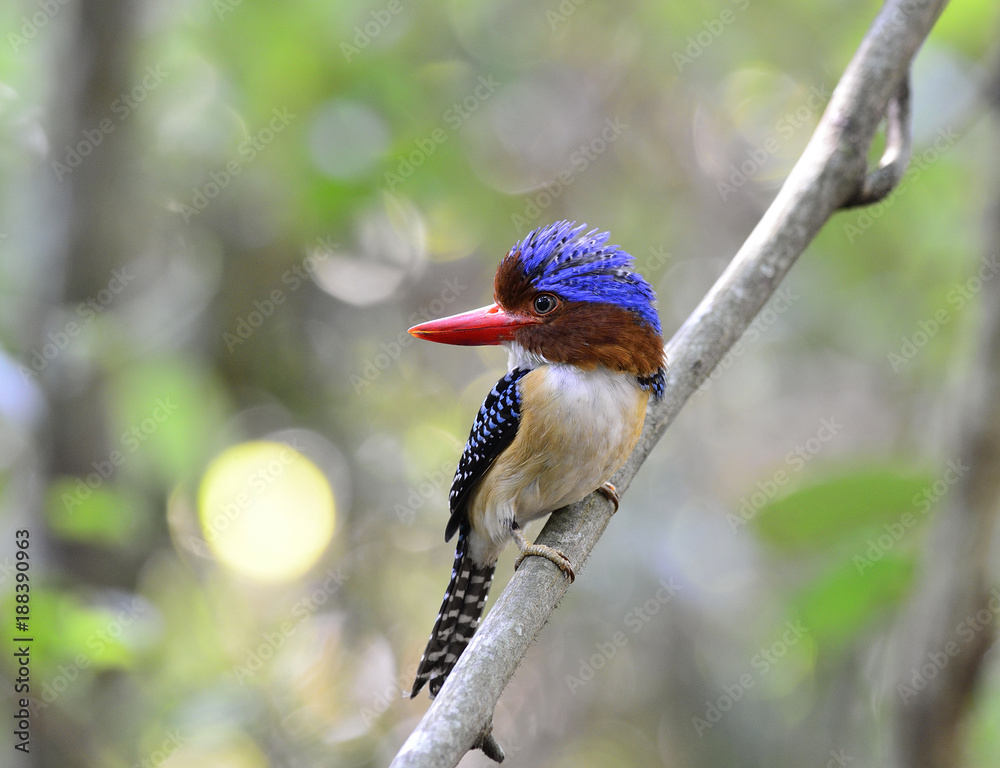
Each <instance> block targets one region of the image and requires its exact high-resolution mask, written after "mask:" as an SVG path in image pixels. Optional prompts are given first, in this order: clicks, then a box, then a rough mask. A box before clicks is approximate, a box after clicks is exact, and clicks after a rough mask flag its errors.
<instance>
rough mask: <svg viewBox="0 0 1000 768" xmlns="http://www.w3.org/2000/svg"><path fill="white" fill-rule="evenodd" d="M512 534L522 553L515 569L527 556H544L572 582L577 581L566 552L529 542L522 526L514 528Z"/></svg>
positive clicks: (515, 563) (516, 561) (515, 562)
mask: <svg viewBox="0 0 1000 768" xmlns="http://www.w3.org/2000/svg"><path fill="white" fill-rule="evenodd" d="M511 534H512V535H513V537H514V541H515V542H516V543H517V548H518V549H519V550H521V554H519V555H518V556H517V560H515V561H514V570H515V571H516V570H517V569H518V568H520V567H521V562H522V561H523V560H524V558H526V557H544V558H545V559H546V560H548V561H549V562H550V563H552V564H553V565H555V566H556V568H558V569H559V570H560V571H562V572H563V575H564V576H565V577H566V578H567V579H569V583H570V584H572V583H573V582H574V581H576V572H575V571H574V570H573V564H572V563H571V562H570V559H569V558H568V557H566V555H565V554H564V553H562V552H560V551H559V550H558V549H554V548H552V547H548V546H546V545H545V544H530V543H528V540H527V539H526V538H525V537H524V534H523V533H522V532H521V529H520V528H512V529H511Z"/></svg>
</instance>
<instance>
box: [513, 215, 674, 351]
mask: <svg viewBox="0 0 1000 768" xmlns="http://www.w3.org/2000/svg"><path fill="white" fill-rule="evenodd" d="M586 228H587V227H586V224H577V223H576V222H570V221H557V222H556V223H554V224H549V225H548V226H544V227H539V228H537V229H535V230H532V231H531V232H529V233H528V235H527V236H526V237H525V238H524V239H523V240H522V241H521V242H520V243H518V244H516V245H515V246H514V247H513V248H511V250H510V252H509V253H508V254H507V256H505V257H504V261H505V262H506V261H508V260H510V259H514V260H517V261H518V262H519V263H520V266H521V269H522V270H523V271H524V275H525V277H526V278H527V280H528V281H529V282H530V284H531V286H532V287H533V288H534V289H535V290H537V291H551V292H552V293H554V294H556V295H558V296H560V297H562V298H563V299H565V300H566V301H586V302H601V303H606V304H614V305H617V306H619V307H621V308H622V309H625V310H628V311H629V312H631V313H633V314H635V315H636V316H638V318H639V319H640V320H641V321H642V322H643V323H644V324H646V325H647V326H648V327H649V328H650V329H652V330H653V331H654V332H655V334H656V335H657V336H660V335H661V333H662V331H661V328H660V317H659V315H658V314H657V312H656V293H655V292H654V291H653V288H652V286H651V285H650V284H649V283H648V282H646V279H645V278H644V277H643V276H642V275H640V274H638V273H636V272H633V271H632V266H633V264H634V259H633V258H632V256H631V255H630V254H628V253H626V252H625V251H623V250H622V249H621V248H619V247H618V246H617V245H608V244H607V243H608V238H609V237H610V235H609V233H607V232H598V231H597V230H596V229H593V230H590V231H589V232H584V230H585V229H586Z"/></svg>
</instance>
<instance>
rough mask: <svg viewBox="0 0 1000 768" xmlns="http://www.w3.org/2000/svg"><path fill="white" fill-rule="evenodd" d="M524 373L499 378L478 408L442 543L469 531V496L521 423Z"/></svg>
mask: <svg viewBox="0 0 1000 768" xmlns="http://www.w3.org/2000/svg"><path fill="white" fill-rule="evenodd" d="M526 373H528V370H527V369H525V368H515V369H514V370H512V371H511V372H510V373H508V374H507V375H506V376H504V377H503V378H502V379H500V381H498V382H497V383H496V386H495V387H493V389H492V390H491V391H490V393H489V394H488V395H487V396H486V400H485V401H484V402H483V405H482V407H481V408H480V409H479V414H478V415H477V416H476V421H475V423H474V424H473V425H472V431H471V432H470V433H469V440H468V442H467V443H466V444H465V451H463V453H462V458H461V459H460V460H459V462H458V469H457V470H456V471H455V479H454V480H453V481H452V483H451V494H450V495H449V503H450V507H451V517H450V518H449V519H448V526H447V528H445V532H444V540H445V541H450V540H451V537H452V536H454V535H455V532H456V531H458V530H459V528H461V529H463V530H466V529H467V528H468V525H469V518H468V506H469V494H471V492H472V489H473V488H474V487H475V486H476V483H478V482H479V481H480V480H481V479H482V477H483V475H485V474H486V470H488V469H489V468H490V467H491V466H493V462H494V461H496V460H497V457H498V456H499V455H500V454H501V453H503V451H504V449H505V448H506V447H507V446H508V445H510V443H511V441H512V440H513V439H514V436H515V435H516V434H517V427H518V425H519V424H520V423H521V392H520V389H519V387H518V386H517V382H518V381H520V379H521V377H523V376H524V375H525V374H526Z"/></svg>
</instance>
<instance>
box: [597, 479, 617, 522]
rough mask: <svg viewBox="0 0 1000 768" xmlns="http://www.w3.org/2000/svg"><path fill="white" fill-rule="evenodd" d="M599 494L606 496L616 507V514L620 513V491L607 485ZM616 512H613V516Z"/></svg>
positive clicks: (600, 489)
mask: <svg viewBox="0 0 1000 768" xmlns="http://www.w3.org/2000/svg"><path fill="white" fill-rule="evenodd" d="M597 492H598V493H599V494H601V495H602V496H604V497H605V498H606V499H607V500H608V501H610V502H611V503H612V504H614V505H615V512H617V511H618V489H617V488H615V487H614V486H613V485H612V484H611V483H605V484H604V485H602V486H601V487H600V488H598V489H597ZM615 512H612V513H611V514H612V515H613V514H614V513H615Z"/></svg>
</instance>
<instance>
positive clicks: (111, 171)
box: [32, 0, 145, 768]
mask: <svg viewBox="0 0 1000 768" xmlns="http://www.w3.org/2000/svg"><path fill="white" fill-rule="evenodd" d="M136 12H137V5H136V3H135V2H133V0H88V1H86V2H81V3H80V4H78V5H70V6H67V8H66V9H65V10H64V11H63V14H61V15H60V17H59V22H60V24H65V27H63V28H62V29H61V31H62V33H63V39H64V40H65V41H66V43H65V47H64V48H63V52H62V54H61V55H60V56H57V57H56V58H57V59H60V60H58V61H56V62H54V66H55V67H56V71H57V72H58V73H59V76H58V78H57V82H58V83H59V86H58V87H57V88H56V90H55V91H54V93H53V102H52V104H51V107H50V109H49V114H48V121H47V122H48V134H49V138H50V141H51V144H52V146H53V151H52V157H53V159H54V160H56V161H58V162H63V161H64V159H65V157H66V155H67V150H66V149H65V148H66V147H70V148H73V149H76V148H77V147H78V146H79V145H80V144H81V142H89V143H91V144H96V146H94V147H93V149H92V150H91V151H90V153H89V154H88V155H87V156H86V157H81V160H80V162H79V164H78V165H77V166H76V167H74V168H71V169H69V170H68V171H67V172H64V173H62V174H60V173H56V172H55V169H54V168H53V167H52V166H51V165H49V164H48V163H46V167H45V172H50V173H55V175H56V181H55V185H56V186H55V192H54V194H53V196H52V201H53V204H52V206H51V209H50V210H47V211H44V212H40V214H39V216H38V220H39V221H43V220H44V221H48V222H49V226H50V227H51V229H52V231H54V232H56V233H58V235H57V238H56V243H55V247H54V253H53V254H52V255H53V258H51V259H50V260H49V262H48V263H49V264H51V265H52V268H51V269H50V274H49V276H48V283H47V285H46V287H45V299H44V301H43V303H42V304H41V305H40V306H39V311H38V313H37V315H36V320H35V323H34V325H35V328H34V333H35V335H36V338H37V339H38V341H39V342H40V343H38V344H37V346H38V348H40V347H41V346H43V345H44V344H45V343H46V342H47V341H48V336H47V335H48V333H49V332H52V331H61V330H63V329H64V328H65V327H66V325H67V322H68V321H67V317H70V318H71V319H73V320H77V321H78V320H79V319H80V318H79V317H78V315H77V314H76V308H77V307H78V306H79V305H80V304H81V303H83V302H86V301H87V300H88V299H91V298H93V297H95V296H97V295H98V293H99V292H100V291H102V290H104V289H107V287H108V284H109V281H110V280H111V279H112V277H113V274H112V271H113V270H114V269H116V268H120V267H122V266H123V265H124V264H126V263H128V262H129V261H130V260H131V259H133V258H134V257H135V254H136V253H137V252H138V251H139V250H140V248H141V247H142V245H141V244H142V242H143V238H144V237H145V235H144V231H145V225H144V223H143V221H142V219H141V212H140V211H139V210H138V204H137V200H139V199H141V198H140V196H138V195H137V194H136V189H135V187H136V185H137V184H138V183H139V177H138V174H136V173H135V171H136V170H137V161H136V159H135V157H134V154H135V153H134V152H131V151H130V138H131V136H132V135H133V131H132V130H131V128H132V126H130V125H129V123H128V121H122V122H120V123H119V122H117V120H116V121H115V124H114V130H113V131H108V132H104V131H103V130H102V129H101V123H102V121H109V120H112V119H113V118H114V117H115V116H114V115H113V113H112V111H111V110H112V105H113V103H114V101H115V99H117V98H119V96H121V95H122V94H123V93H125V92H127V91H129V90H131V89H132V87H133V86H134V85H135V83H134V82H133V79H134V73H133V67H132V61H133V50H134V47H135V45H134V43H135V22H136V15H137V13H136ZM104 124H105V125H107V124H108V122H105V123H104ZM95 131H97V132H101V134H102V138H101V140H100V142H99V143H96V142H92V141H91V140H90V138H89V137H88V133H87V132H89V136H90V137H96V135H97V133H95ZM80 154H81V155H82V153H80ZM67 313H68V315H67ZM70 352H71V353H72V354H70ZM70 352H64V353H63V354H61V355H59V356H58V357H57V358H55V359H54V360H53V363H52V364H51V365H50V366H48V368H47V369H46V370H44V371H43V372H42V375H41V376H40V377H39V383H40V384H41V386H42V389H43V391H44V394H45V398H46V403H47V407H48V414H47V419H46V422H45V424H44V425H42V427H41V429H43V430H44V432H45V434H44V435H42V436H41V438H42V439H40V440H39V441H38V443H39V445H42V446H44V447H45V449H46V450H47V455H43V456H41V457H40V462H41V463H42V464H43V470H42V472H41V473H40V477H39V482H38V487H37V494H38V498H37V499H36V501H37V509H38V510H39V515H40V518H41V519H39V520H38V521H37V525H36V527H35V531H37V533H36V536H39V537H40V538H41V539H42V540H43V541H44V542H45V545H46V547H48V548H49V549H50V550H55V557H56V558H57V559H58V560H59V561H60V563H62V564H63V565H64V567H65V568H66V569H67V570H68V571H69V573H71V574H73V575H74V577H75V578H76V579H78V580H79V582H80V583H83V584H94V585H97V586H99V587H102V586H117V587H121V588H125V589H128V588H131V585H132V584H133V583H134V580H135V576H136V572H135V568H136V566H137V564H131V565H130V564H129V563H124V562H122V561H121V560H120V558H118V557H116V556H115V553H114V552H113V550H112V549H110V548H108V549H104V548H95V547H90V546H80V545H68V544H66V543H63V542H60V541H59V540H56V539H54V538H53V537H46V536H45V534H44V522H43V521H44V514H43V513H42V512H41V510H43V509H44V504H45V492H46V488H47V486H48V483H49V482H50V480H51V479H53V478H55V477H58V476H60V475H70V476H78V477H83V476H86V475H87V474H88V473H91V472H93V471H94V467H93V462H94V461H95V460H97V461H99V460H101V459H103V458H106V457H107V456H108V454H109V452H110V450H111V449H112V447H113V446H112V444H111V440H110V436H109V435H108V434H107V429H108V425H107V420H106V419H105V410H106V403H107V392H106V387H105V381H106V377H105V372H104V371H103V370H102V366H101V361H100V360H98V359H96V358H94V357H90V356H87V355H85V354H81V353H80V352H79V349H78V348H76V349H73V350H70ZM33 533H34V531H33ZM33 540H34V537H33ZM41 682H42V681H39V684H40V683H41ZM61 704H62V702H60V701H58V700H56V701H55V702H54V703H53V704H52V705H51V706H48V707H46V708H45V709H44V710H42V712H41V715H40V717H39V718H38V720H37V722H36V726H35V727H36V729H37V733H34V734H32V735H33V736H34V738H33V739H32V742H33V744H32V746H33V747H35V745H36V744H37V745H38V747H37V749H32V757H34V758H35V759H36V760H37V764H38V765H42V766H59V768H72V767H73V766H84V765H91V764H93V763H94V760H95V756H96V755H97V754H98V753H99V751H100V750H99V749H98V748H97V744H96V743H95V741H94V740H95V738H100V734H95V733H93V732H91V731H92V729H91V728H89V727H87V723H83V722H80V721H78V720H76V719H74V718H72V717H71V716H69V715H68V712H70V711H71V709H69V708H66V707H63V706H61ZM94 704H95V706H99V702H94Z"/></svg>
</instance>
